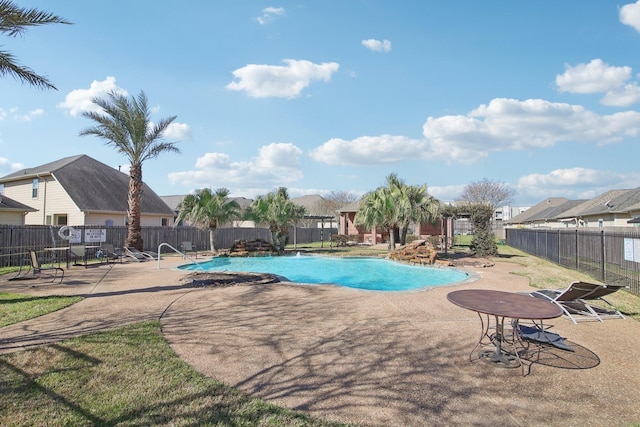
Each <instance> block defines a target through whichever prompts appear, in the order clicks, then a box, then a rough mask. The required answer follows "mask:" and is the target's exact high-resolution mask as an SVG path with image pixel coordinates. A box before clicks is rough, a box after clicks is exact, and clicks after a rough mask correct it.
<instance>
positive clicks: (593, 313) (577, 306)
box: [530, 281, 624, 323]
mask: <svg viewBox="0 0 640 427" xmlns="http://www.w3.org/2000/svg"><path fill="white" fill-rule="evenodd" d="M620 288H621V287H616V286H608V285H598V284H595V283H589V282H580V281H576V282H572V283H570V284H569V286H568V287H567V288H565V289H541V290H538V291H534V292H531V294H530V295H531V296H533V297H536V298H541V299H544V300H547V301H550V302H553V303H554V304H557V305H558V306H559V307H560V308H561V309H562V311H563V313H564V314H566V315H567V316H568V317H569V319H571V321H572V322H573V323H578V321H581V320H597V321H600V322H602V319H603V317H606V316H617V317H622V318H624V316H623V315H622V313H620V311H618V310H617V309H616V310H615V311H610V310H607V309H605V308H601V307H598V306H594V305H592V304H589V303H588V302H587V301H588V300H592V301H593V300H601V301H604V302H605V303H607V304H609V303H608V302H607V301H606V300H604V298H602V297H603V296H605V295H608V294H611V293H613V292H616V291H617V290H619V289H620ZM609 305H611V304H609ZM611 307H613V306H612V305H611ZM614 308H615V307H614ZM575 315H578V316H577V317H574V316H575Z"/></svg>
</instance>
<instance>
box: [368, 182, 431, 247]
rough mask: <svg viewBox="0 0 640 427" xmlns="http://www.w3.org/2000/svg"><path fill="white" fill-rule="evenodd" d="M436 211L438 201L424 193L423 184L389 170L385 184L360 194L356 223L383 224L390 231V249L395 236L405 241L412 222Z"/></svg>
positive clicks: (394, 243)
mask: <svg viewBox="0 0 640 427" xmlns="http://www.w3.org/2000/svg"><path fill="white" fill-rule="evenodd" d="M437 213H438V202H437V200H436V199H435V198H433V197H431V196H429V195H428V194H427V186H426V185H421V186H415V185H407V184H405V183H404V181H402V180H401V179H400V178H398V176H397V175H396V174H394V173H392V174H390V175H389V176H387V184H386V186H381V187H378V188H377V189H376V190H375V191H372V192H370V193H367V194H366V195H365V196H364V197H363V199H362V203H361V204H360V209H359V210H358V213H357V214H356V218H355V222H356V224H358V225H363V226H365V227H367V228H374V227H376V226H380V227H383V228H384V229H385V230H387V231H388V232H389V249H391V250H393V249H395V245H396V238H399V240H400V242H401V243H403V244H404V243H405V241H406V235H407V229H408V227H409V225H410V224H411V223H415V222H417V223H423V222H425V221H433V220H435V218H436V216H437ZM396 234H397V235H396Z"/></svg>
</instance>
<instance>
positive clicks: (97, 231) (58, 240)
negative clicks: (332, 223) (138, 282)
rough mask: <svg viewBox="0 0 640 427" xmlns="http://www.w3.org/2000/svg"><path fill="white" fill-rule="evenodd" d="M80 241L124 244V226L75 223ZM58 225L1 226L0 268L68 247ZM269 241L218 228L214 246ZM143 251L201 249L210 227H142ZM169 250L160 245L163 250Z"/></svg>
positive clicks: (320, 233)
mask: <svg viewBox="0 0 640 427" xmlns="http://www.w3.org/2000/svg"><path fill="white" fill-rule="evenodd" d="M73 228H74V230H75V235H76V237H77V238H79V241H78V239H76V240H75V241H76V242H77V243H80V244H100V243H108V244H112V245H113V246H114V247H116V248H122V247H123V246H124V241H125V238H126V237H127V227H107V226H95V225H93V226H90V225H87V226H78V227H73ZM60 229H61V227H57V226H43V225H24V226H19V225H0V267H7V266H15V265H20V264H21V263H24V260H25V255H26V254H27V253H28V252H29V250H30V249H34V250H36V251H37V252H41V251H44V249H45V248H51V247H67V246H69V241H68V240H66V239H64V238H62V237H60V235H59V234H58V232H59V231H60ZM335 233H337V230H336V229H335V228H333V229H327V228H325V229H324V230H323V229H319V228H295V229H294V228H293V227H291V228H290V229H289V236H290V237H289V243H311V242H318V241H326V242H328V241H329V238H330V235H331V234H335ZM255 239H264V240H267V241H268V240H270V239H271V233H270V232H269V230H268V229H266V228H257V227H250V228H221V229H218V230H217V231H216V240H215V245H216V249H228V248H230V247H231V246H232V245H233V243H234V242H236V241H238V240H255ZM142 240H143V242H144V250H150V251H156V250H157V249H158V246H159V245H160V243H168V244H170V245H171V246H173V247H175V248H177V249H179V247H180V245H181V244H182V242H191V243H192V244H193V245H195V247H196V248H198V250H199V251H201V250H208V249H209V230H201V229H198V228H195V227H142ZM167 251H170V249H169V248H166V247H163V252H167Z"/></svg>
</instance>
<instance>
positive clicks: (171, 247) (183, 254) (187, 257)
mask: <svg viewBox="0 0 640 427" xmlns="http://www.w3.org/2000/svg"><path fill="white" fill-rule="evenodd" d="M163 246H167V247H169V248H170V249H173V251H174V252H177V253H178V254H180V255H182V257H183V258H186V259H188V260H189V261H191V262H192V263H194V264H195V265H197V266H199V268H200V269H203V268H202V267H200V265H199V264H198V261H196V260H194V259H193V258H191V257H190V256H189V255H187V254H185V253H183V252H181V251H179V250H178V249H176V248H174V247H173V246H171V245H170V244H168V243H160V244H159V245H158V270H160V248H162V247H163Z"/></svg>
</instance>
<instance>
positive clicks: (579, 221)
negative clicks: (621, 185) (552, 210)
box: [556, 190, 629, 228]
mask: <svg viewBox="0 0 640 427" xmlns="http://www.w3.org/2000/svg"><path fill="white" fill-rule="evenodd" d="M627 191H629V190H610V191H607V192H605V193H603V194H601V195H599V196H597V197H594V198H593V199H589V200H587V201H585V202H583V203H580V204H578V205H577V206H574V207H573V208H571V209H568V210H566V211H564V212H562V213H561V214H559V215H557V216H556V219H557V220H558V221H560V222H561V223H562V224H564V226H565V227H566V228H580V227H589V226H592V227H593V226H596V227H597V226H598V224H597V222H595V223H594V222H593V221H591V223H589V220H588V219H587V220H586V221H585V216H584V215H585V213H587V212H589V211H593V210H596V211H597V210H599V209H598V208H600V207H602V206H605V204H606V203H609V202H610V201H611V200H612V199H615V198H616V197H618V196H620V195H621V194H624V193H626V192H627Z"/></svg>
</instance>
